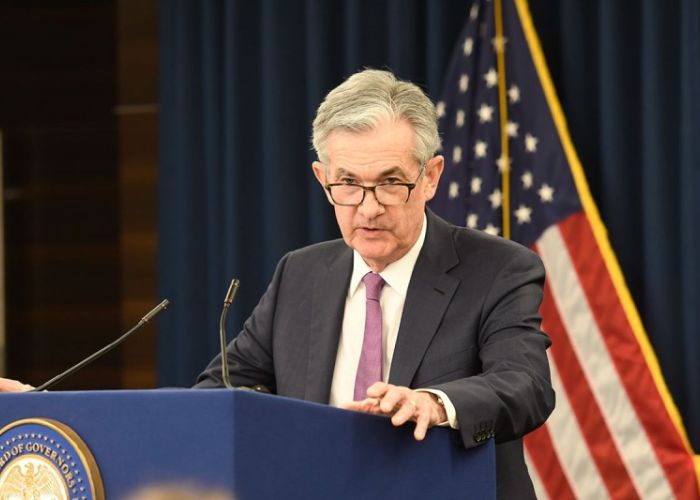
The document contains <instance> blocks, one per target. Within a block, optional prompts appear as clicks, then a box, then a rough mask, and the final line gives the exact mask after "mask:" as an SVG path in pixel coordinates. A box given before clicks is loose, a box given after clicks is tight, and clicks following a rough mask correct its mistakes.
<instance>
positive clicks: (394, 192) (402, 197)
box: [324, 166, 425, 207]
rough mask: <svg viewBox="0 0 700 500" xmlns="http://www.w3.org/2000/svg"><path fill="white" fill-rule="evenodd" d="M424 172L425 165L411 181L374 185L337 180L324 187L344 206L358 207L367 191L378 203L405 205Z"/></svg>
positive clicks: (332, 197)
mask: <svg viewBox="0 0 700 500" xmlns="http://www.w3.org/2000/svg"><path fill="white" fill-rule="evenodd" d="M424 173H425V166H423V167H421V169H420V172H418V177H416V180H415V181H413V182H383V183H380V184H375V185H374V186H363V185H361V184H352V183H344V182H339V183H334V184H326V185H325V186H324V187H325V188H326V191H328V194H329V195H330V197H331V200H333V203H334V204H336V205H341V206H344V207H358V206H360V205H362V203H363V202H364V201H365V194H367V191H371V192H372V193H374V198H375V199H376V200H377V203H379V204H380V205H384V206H390V205H405V204H406V203H407V202H408V198H409V197H410V196H411V191H413V189H414V188H415V187H416V184H417V183H418V181H419V180H420V178H421V177H423V174H424Z"/></svg>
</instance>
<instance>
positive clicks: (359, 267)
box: [348, 214, 428, 298]
mask: <svg viewBox="0 0 700 500" xmlns="http://www.w3.org/2000/svg"><path fill="white" fill-rule="evenodd" d="M427 227H428V219H427V217H426V216H425V214H423V227H422V228H421V232H420V235H419V236H418V239H417V240H416V242H415V243H414V244H413V246H412V247H411V249H410V250H409V251H408V252H406V254H405V255H404V256H403V257H401V258H400V259H399V260H397V261H395V262H392V263H391V264H389V265H388V266H386V267H385V268H384V270H383V271H382V272H381V273H379V275H380V276H381V277H382V278H383V279H384V281H385V282H386V284H387V285H389V286H390V287H391V288H393V289H394V290H396V291H397V292H398V293H399V294H400V295H401V296H402V297H404V298H405V297H406V294H407V293H408V284H409V282H410V281H411V275H412V274H413V268H414V267H415V266H416V261H417V260H418V255H419V254H420V250H421V248H423V243H424V242H425V233H426V230H427ZM352 254H353V265H352V276H351V277H350V287H349V288H348V297H352V296H353V295H355V292H357V288H358V287H359V286H360V282H361V281H362V277H363V276H364V275H365V274H367V273H369V272H371V271H372V270H371V269H370V267H369V266H368V265H367V263H366V262H365V261H364V260H363V259H362V256H360V254H359V253H358V252H357V250H353V251H352Z"/></svg>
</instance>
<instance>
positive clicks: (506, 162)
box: [496, 156, 512, 173]
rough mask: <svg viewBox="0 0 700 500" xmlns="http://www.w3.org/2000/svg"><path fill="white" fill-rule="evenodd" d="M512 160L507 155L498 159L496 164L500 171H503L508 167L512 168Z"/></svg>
mask: <svg viewBox="0 0 700 500" xmlns="http://www.w3.org/2000/svg"><path fill="white" fill-rule="evenodd" d="M511 161H512V160H511V159H510V158H508V157H507V156H501V157H500V158H499V159H498V160H496V166H497V167H498V171H499V172H501V173H503V172H505V171H506V170H507V169H510V163H511Z"/></svg>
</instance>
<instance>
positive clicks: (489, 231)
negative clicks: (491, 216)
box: [484, 222, 501, 236]
mask: <svg viewBox="0 0 700 500" xmlns="http://www.w3.org/2000/svg"><path fill="white" fill-rule="evenodd" d="M484 232H485V233H486V234H490V235H492V236H498V233H500V232H501V229H500V228H498V227H496V226H494V225H493V224H491V223H490V222H489V224H488V226H486V228H485V229H484Z"/></svg>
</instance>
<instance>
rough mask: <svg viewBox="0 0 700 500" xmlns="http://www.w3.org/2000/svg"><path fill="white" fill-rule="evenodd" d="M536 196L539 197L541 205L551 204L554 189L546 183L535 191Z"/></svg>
mask: <svg viewBox="0 0 700 500" xmlns="http://www.w3.org/2000/svg"><path fill="white" fill-rule="evenodd" d="M537 194H539V195H540V200H542V203H552V201H554V188H553V187H552V186H550V185H549V184H547V183H546V182H545V183H544V184H542V187H541V188H540V189H538V190H537Z"/></svg>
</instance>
